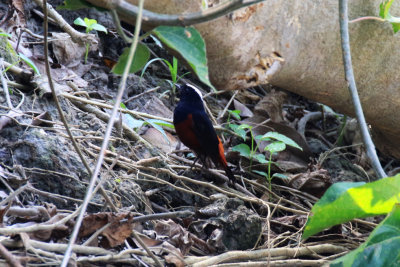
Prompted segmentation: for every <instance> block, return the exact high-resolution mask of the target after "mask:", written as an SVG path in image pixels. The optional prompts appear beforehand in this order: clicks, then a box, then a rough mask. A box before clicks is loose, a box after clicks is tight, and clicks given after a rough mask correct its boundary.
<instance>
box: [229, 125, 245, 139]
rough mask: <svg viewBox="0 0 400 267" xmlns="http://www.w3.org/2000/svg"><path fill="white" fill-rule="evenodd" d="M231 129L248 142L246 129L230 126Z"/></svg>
mask: <svg viewBox="0 0 400 267" xmlns="http://www.w3.org/2000/svg"><path fill="white" fill-rule="evenodd" d="M229 128H231V129H232V131H234V132H235V133H236V134H238V135H239V136H240V137H242V138H243V141H246V135H247V133H246V131H245V130H244V129H241V128H239V125H236V124H229Z"/></svg>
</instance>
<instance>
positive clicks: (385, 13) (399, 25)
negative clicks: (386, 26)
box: [379, 0, 400, 33]
mask: <svg viewBox="0 0 400 267" xmlns="http://www.w3.org/2000/svg"><path fill="white" fill-rule="evenodd" d="M392 3H393V0H386V1H383V2H382V3H381V4H380V5H379V16H380V17H381V18H383V19H385V20H387V21H389V22H390V23H391V24H392V28H393V31H394V33H396V32H398V31H399V30H400V18H398V17H393V16H392V15H391V14H390V13H389V10H390V7H391V6H392Z"/></svg>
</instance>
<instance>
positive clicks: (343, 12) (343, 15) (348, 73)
mask: <svg viewBox="0 0 400 267" xmlns="http://www.w3.org/2000/svg"><path fill="white" fill-rule="evenodd" d="M339 22H340V38H341V43H342V53H343V64H344V72H345V77H346V81H347V85H348V87H349V92H350V95H351V99H352V100H353V105H354V111H355V113H356V117H357V121H358V124H359V127H360V131H361V136H362V139H363V143H364V146H365V150H366V151H367V155H368V158H369V159H370V161H371V164H372V167H373V169H374V171H375V173H376V175H377V177H378V178H383V177H386V173H385V171H384V170H383V169H382V165H381V163H380V162H379V158H378V156H377V154H376V150H375V145H374V143H373V142H372V139H371V136H370V135H369V131H368V125H367V122H366V121H365V117H364V113H363V110H362V107H361V102H360V97H359V96H358V92H357V87H356V82H355V80H354V74H353V67H352V64H351V53H350V41H349V19H348V15H347V0H339Z"/></svg>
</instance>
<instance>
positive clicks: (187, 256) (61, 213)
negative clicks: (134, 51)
mask: <svg viewBox="0 0 400 267" xmlns="http://www.w3.org/2000/svg"><path fill="white" fill-rule="evenodd" d="M14 4H18V9H17V10H15V12H17V13H20V2H18V1H16V2H14ZM29 8H34V9H39V8H38V7H37V6H36V5H35V4H33V3H26V4H25V10H26V9H29ZM5 12H7V6H5V5H4V4H0V14H1V15H2V16H4V14H5ZM70 13H72V12H69V15H67V13H66V12H64V13H62V14H63V15H64V16H65V19H67V21H68V22H69V23H70V24H72V21H73V19H74V18H73V16H74V15H71V14H70ZM96 14H98V16H99V18H96V19H97V20H98V21H99V23H101V24H103V25H107V22H105V21H106V20H107V19H109V18H107V17H106V16H105V15H103V13H96ZM75 15H76V14H75ZM68 16H69V17H68ZM76 17H78V16H76ZM26 19H27V21H29V23H28V25H37V26H38V27H39V25H40V24H41V20H40V19H38V18H34V17H27V18H26ZM102 20H105V21H104V22H103V21H102ZM14 23H15V22H13V23H11V22H10V23H9V24H5V25H3V27H4V29H5V31H7V32H8V33H10V34H11V36H12V37H11V39H13V41H15V38H16V37H15V35H14V32H13V30H12V29H13V26H14ZM34 29H37V28H35V27H33V28H30V30H31V31H34ZM51 31H53V36H54V37H56V36H61V34H64V33H59V32H58V33H56V30H55V29H54V28H53V29H51ZM58 38H59V37H57V39H58ZM104 38H106V37H105V36H104V35H102V34H99V40H100V41H99V47H98V49H99V51H102V53H103V54H105V55H112V54H115V53H117V54H118V52H119V53H121V52H122V48H123V46H122V43H123V42H122V41H121V40H120V41H119V44H120V47H119V48H118V47H117V48H115V47H111V46H107V45H102V42H104V40H105V39H104ZM33 41H35V44H33V45H31V44H30V43H31V42H33ZM147 42H148V43H147V45H148V47H149V48H150V50H154V52H155V53H157V54H158V55H159V56H166V57H169V55H168V54H166V52H165V51H163V50H161V49H160V48H159V47H158V46H157V44H155V43H154V42H152V41H151V40H148V41H147ZM116 43H118V42H116ZM20 45H21V46H23V47H24V49H27V50H29V49H32V51H35V50H39V48H40V46H41V42H40V40H38V39H37V37H34V36H31V35H29V34H26V35H23V36H22V38H21V44H20ZM115 45H117V44H115ZM53 49H54V50H53V53H54V54H53V55H54V57H53V60H55V61H56V62H53V65H52V72H54V73H55V76H54V77H55V82H56V85H57V87H58V88H59V90H58V94H59V97H60V98H61V99H62V106H63V109H64V111H65V112H66V114H67V116H68V120H69V123H70V126H71V127H72V129H73V131H74V134H75V136H76V138H77V140H78V142H79V144H80V146H81V147H82V149H83V150H84V153H85V155H86V158H87V160H88V162H89V163H90V164H94V162H95V160H96V158H97V156H98V151H99V150H98V149H99V146H100V144H101V141H102V133H103V132H104V129H105V125H106V121H107V114H109V112H110V110H109V109H108V106H107V105H112V101H113V100H112V99H113V96H114V95H115V88H117V85H118V82H119V77H118V76H116V75H113V74H111V73H110V69H109V67H107V65H106V64H105V62H104V61H103V60H102V58H101V57H100V56H99V54H98V51H92V52H91V53H90V54H89V60H88V61H89V62H88V63H87V65H85V64H83V58H82V56H80V57H78V55H81V54H82V53H83V47H81V48H77V47H72V46H63V45H60V44H57V42H55V43H54V46H53ZM62 49H65V50H62ZM69 49H74V50H73V51H72V52H71V51H70V50H69ZM76 49H78V50H79V51H80V52H74V51H75V50H76ZM91 49H93V50H95V49H96V48H95V47H91ZM113 49H114V50H113ZM110 50H112V51H110ZM2 51H3V50H2ZM2 53H3V52H2ZM31 57H32V58H31V59H32V60H33V61H34V63H35V64H36V65H37V66H39V69H40V73H41V74H42V76H41V78H40V80H41V81H43V82H40V80H37V79H38V78H37V76H35V79H36V81H33V82H32V83H26V82H23V83H25V84H24V85H25V86H27V87H28V88H29V90H24V91H23V92H22V93H21V94H12V95H10V100H11V102H12V103H14V106H17V105H18V103H22V104H21V106H20V107H19V110H16V111H12V110H11V111H10V110H8V109H6V108H5V107H4V106H2V107H0V108H1V111H2V115H1V117H0V121H4V123H3V124H2V128H1V131H0V144H1V146H0V164H1V165H0V170H1V175H0V180H1V186H0V197H1V201H0V203H1V207H0V217H1V218H0V219H1V220H0V222H1V227H0V234H1V243H2V244H3V245H4V246H5V247H6V248H7V250H8V251H9V252H10V253H11V254H12V255H13V257H15V258H16V259H17V260H19V261H20V262H21V263H22V262H25V263H27V264H28V265H30V264H35V263H41V264H43V263H46V264H48V265H55V266H57V265H59V262H60V259H61V258H62V255H63V252H64V251H65V248H66V244H67V243H68V239H69V236H70V234H71V232H72V229H73V226H74V222H75V218H76V210H77V208H78V207H79V205H80V203H81V202H82V199H83V197H84V194H85V188H86V185H87V179H88V176H89V175H88V173H87V171H86V170H85V168H84V167H83V165H82V163H81V162H80V160H79V158H78V157H77V155H76V153H75V151H74V150H73V148H72V145H71V142H70V140H69V139H68V138H67V135H66V133H65V129H64V128H63V126H62V124H61V123H60V121H59V119H58V118H59V116H58V114H57V113H56V111H55V108H54V102H53V100H52V99H51V98H50V97H49V96H48V92H49V90H48V88H47V86H48V85H46V82H45V81H46V80H47V77H46V74H45V73H46V72H45V71H44V68H43V66H44V65H43V59H41V58H40V57H35V56H34V53H31ZM4 58H6V57H4ZM9 63H12V62H9ZM180 65H181V64H180ZM1 67H2V68H3V66H1ZM16 67H18V68H20V69H21V70H28V68H27V66H26V65H25V66H24V65H21V64H17V65H16ZM181 68H183V67H181ZM180 71H182V73H184V72H185V71H184V70H183V69H181V70H180ZM166 77H168V70H167V69H163V67H162V66H161V65H157V64H156V63H154V64H152V65H150V66H149V67H148V69H147V71H146V73H145V75H144V78H140V77H139V76H136V75H130V77H129V82H128V84H129V88H128V90H127V92H126V95H125V96H124V99H125V100H128V99H132V100H130V101H127V102H124V104H125V106H126V109H125V108H124V109H122V108H121V112H123V113H124V114H129V116H132V118H133V119H134V120H142V121H146V120H151V119H152V120H163V121H165V122H166V123H171V117H172V116H171V114H172V110H173V106H174V105H173V103H171V98H170V97H171V96H170V94H169V87H170V85H169V83H168V82H166V81H165V80H166ZM188 77H189V76H188ZM18 78H19V77H18V74H17V73H14V74H12V75H7V79H8V80H9V81H16V82H18V81H20V80H19V79H18ZM187 79H189V80H191V81H192V82H195V83H198V82H197V80H196V78H194V77H189V78H187ZM21 82H22V80H21ZM198 84H199V83H198ZM32 85H35V86H37V88H36V89H37V91H35V90H34V89H35V88H34V87H33V86H32ZM74 85H75V86H74ZM157 86H159V87H160V89H159V90H149V89H150V88H156V87H157ZM11 90H13V88H11ZM139 94H141V97H138V98H135V97H134V96H135V95H139ZM21 95H23V97H24V98H25V101H24V102H21V99H22V96H21ZM230 95H231V93H230V92H227V93H225V94H223V95H221V96H220V95H215V94H213V93H211V94H209V96H208V97H207V98H206V103H207V105H208V106H209V108H210V109H211V111H212V114H213V115H214V117H219V116H218V115H219V114H220V113H221V112H222V110H224V109H225V108H226V107H227V103H228V99H229V97H230ZM0 100H1V103H3V102H5V99H4V97H3V96H2V98H1V99H0ZM3 100H4V101H3ZM228 109H230V110H233V109H238V110H241V113H239V114H240V115H239V116H240V118H239V119H237V118H236V119H235V118H233V117H230V118H229V120H231V122H234V123H236V124H239V125H240V124H243V123H246V124H249V125H252V126H253V127H254V131H255V134H256V135H263V134H265V133H267V132H278V133H281V134H283V135H285V136H287V137H289V138H291V139H292V140H295V141H296V143H297V144H299V145H300V146H301V147H302V149H303V150H302V151H300V150H298V149H297V150H296V149H291V148H288V149H286V150H285V151H282V152H279V153H277V154H274V155H272V160H273V162H274V164H273V165H272V171H273V172H274V173H279V174H282V176H286V177H288V178H289V179H283V178H281V177H279V176H277V177H276V178H274V179H273V184H272V190H271V191H270V190H269V188H268V185H267V181H266V179H265V177H263V176H262V175H259V174H257V173H255V172H253V171H252V170H259V171H264V172H265V171H266V169H267V166H268V165H267V163H260V162H252V161H250V160H249V159H248V158H246V157H243V156H240V155H239V153H237V152H232V151H230V149H227V159H228V161H229V163H230V164H231V166H232V167H233V168H234V172H235V174H236V177H237V178H238V183H239V184H240V186H239V188H238V190H239V191H238V190H234V189H232V188H229V187H227V185H226V184H218V183H217V182H212V181H213V180H214V179H216V177H220V178H221V177H222V178H224V176H223V175H222V174H221V172H219V171H218V170H211V171H207V172H206V171H205V170H204V169H203V168H202V167H201V165H199V164H193V160H194V155H193V153H192V152H191V151H188V149H186V148H185V147H183V146H182V145H181V146H179V142H178V140H177V139H176V136H175V135H174V131H173V130H171V129H170V128H169V127H163V126H160V128H154V127H153V126H154V125H153V126H152V124H149V123H147V124H140V127H137V128H134V129H132V128H129V127H126V124H125V123H121V122H117V123H116V125H115V130H114V132H113V136H112V139H111V141H112V142H111V144H110V147H109V148H108V151H107V154H106V157H105V162H104V169H103V171H102V173H101V177H102V179H103V180H104V183H103V186H104V188H105V190H106V192H107V194H108V195H109V197H110V199H111V200H112V203H113V205H115V207H117V208H118V210H119V212H118V213H113V212H110V209H109V206H108V204H107V203H106V202H105V201H104V199H103V198H102V197H101V195H99V194H96V195H94V197H93V198H92V200H91V203H90V206H89V209H88V212H87V214H86V215H85V217H84V220H83V224H82V226H81V228H80V232H79V238H78V240H77V242H76V244H75V245H74V248H73V249H74V251H75V252H76V258H75V264H76V265H79V266H87V265H88V264H94V265H99V266H102V265H105V264H107V265H108V266H121V265H140V264H142V265H149V266H152V265H154V264H155V263H154V261H153V259H151V258H150V257H149V256H148V255H147V253H146V251H145V250H144V248H143V244H144V245H145V246H147V247H148V248H149V249H150V250H151V251H152V252H153V253H154V254H155V255H156V257H158V258H159V260H160V261H161V262H163V263H164V264H170V265H173V266H186V265H194V266H209V265H211V264H216V265H218V264H223V263H240V262H248V261H253V262H254V263H256V262H260V261H261V262H263V263H265V264H267V263H268V262H269V263H270V264H280V263H282V262H283V261H285V260H286V261H287V262H288V263H290V261H291V260H295V259H296V260H297V262H298V263H303V264H306V265H307V263H310V265H311V264H314V265H318V264H319V263H321V264H323V263H327V262H328V261H329V260H331V259H333V258H335V257H338V256H340V255H342V253H343V252H347V251H349V250H351V249H354V248H356V247H358V246H359V244H360V243H362V242H363V241H364V240H365V239H366V237H367V236H368V234H369V233H370V231H371V230H372V229H373V226H374V225H375V223H376V222H378V221H379V218H375V219H373V221H363V220H358V221H357V222H350V223H346V224H343V225H341V226H337V227H334V228H332V229H329V230H326V231H324V232H322V233H320V234H318V235H316V236H313V237H311V238H309V239H308V240H306V241H301V242H300V239H301V233H302V229H303V227H304V225H305V223H306V221H307V218H308V215H309V212H310V209H311V206H312V205H313V204H314V203H315V202H316V200H317V197H320V196H321V195H322V194H323V192H325V190H326V189H327V187H328V186H329V185H330V184H331V183H333V182H335V181H337V180H341V179H350V180H357V179H365V177H367V176H368V172H370V169H366V170H365V168H366V167H365V164H364V163H363V164H362V167H361V166H358V165H357V162H358V163H359V162H360V161H362V162H364V161H363V155H362V152H361V150H360V149H359V146H357V144H356V143H355V142H356V141H357V140H356V141H354V140H355V139H354V137H353V138H352V137H351V136H356V134H347V135H346V140H345V141H344V142H346V143H345V144H347V145H348V147H343V148H340V149H335V148H337V146H335V145H336V144H335V142H336V140H337V138H338V136H339V135H340V132H339V128H340V120H339V118H340V116H326V117H324V116H322V117H320V119H315V120H314V119H313V120H308V121H304V120H303V121H302V120H301V119H302V118H303V117H305V115H306V114H309V113H311V112H319V110H318V109H319V106H318V104H316V103H312V102H310V101H308V100H306V99H304V98H301V97H299V96H296V95H293V94H289V93H286V92H283V91H280V90H278V89H272V90H271V88H269V87H267V86H265V87H255V88H251V89H249V90H245V91H241V92H239V93H237V94H236V95H235V98H234V101H233V103H231V104H230V105H229V106H228ZM17 111H18V115H16V113H15V112H17ZM10 112H14V113H10ZM120 118H121V119H122V115H121V116H120ZM125 121H126V120H124V122H125ZM227 121H228V115H226V114H225V116H223V117H222V118H220V120H219V121H218V124H219V125H218V127H217V129H218V130H219V131H218V132H219V135H220V136H222V137H223V139H224V140H225V145H227V146H228V147H233V146H234V145H237V144H240V143H243V142H244V143H247V144H248V145H249V144H250V142H251V141H250V138H249V133H248V132H245V134H246V135H245V137H246V141H244V140H243V138H241V137H239V136H235V135H233V134H232V131H230V130H229V128H228V126H227V124H228V123H227ZM299 123H301V124H304V125H299ZM350 126H351V125H349V127H348V128H349V131H354V129H350V128H351V127H350ZM299 128H301V129H305V132H304V133H303V132H301V133H299V132H298V129H299ZM353 128H354V127H353ZM165 137H167V139H168V141H167V139H166V138H165ZM143 138H144V139H143ZM348 139H349V140H348ZM143 140H147V145H146V143H144V141H143ZM254 142H255V143H256V144H257V145H258V151H257V153H260V154H263V155H265V156H268V154H267V153H268V152H265V151H264V147H266V146H267V145H268V141H259V140H257V139H256V140H254ZM353 147H355V149H353ZM111 167H112V168H111ZM225 179H226V177H225ZM153 215H158V217H152V216H153ZM132 231H135V232H136V233H137V234H138V235H139V236H140V238H141V240H142V241H143V244H141V243H140V242H138V241H137V240H136V239H135V238H133V235H132ZM303 248H305V249H304V250H302V249H303Z"/></svg>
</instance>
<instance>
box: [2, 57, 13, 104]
mask: <svg viewBox="0 0 400 267" xmlns="http://www.w3.org/2000/svg"><path fill="white" fill-rule="evenodd" d="M3 66H4V62H3V59H2V58H0V67H1V69H0V79H1V85H2V86H3V91H4V95H5V96H6V100H7V105H8V107H9V108H10V109H11V110H12V109H14V107H13V105H12V103H11V99H10V93H9V92H8V86H7V81H6V79H5V78H4V75H3V71H2V69H3Z"/></svg>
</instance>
